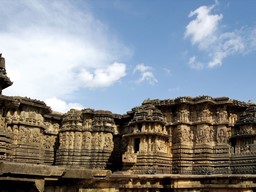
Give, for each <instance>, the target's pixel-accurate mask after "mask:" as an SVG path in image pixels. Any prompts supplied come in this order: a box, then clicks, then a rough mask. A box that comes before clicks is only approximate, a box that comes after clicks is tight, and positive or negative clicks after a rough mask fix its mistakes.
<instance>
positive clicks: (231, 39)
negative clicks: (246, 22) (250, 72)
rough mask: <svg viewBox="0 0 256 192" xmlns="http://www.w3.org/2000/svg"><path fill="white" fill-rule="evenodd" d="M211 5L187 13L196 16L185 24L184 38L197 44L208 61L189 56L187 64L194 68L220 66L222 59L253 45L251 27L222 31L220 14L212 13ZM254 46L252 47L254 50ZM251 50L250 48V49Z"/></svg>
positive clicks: (246, 49) (245, 50)
mask: <svg viewBox="0 0 256 192" xmlns="http://www.w3.org/2000/svg"><path fill="white" fill-rule="evenodd" d="M217 4H218V3H215V5H213V6H201V7H199V8H198V9H196V10H195V11H192V12H191V13H190V14H189V17H192V16H196V18H195V19H194V20H192V21H190V23H189V24H188V25H187V26H186V31H185V35H184V36H185V38H190V40H191V43H192V45H194V46H197V48H198V50H199V51H200V52H204V53H206V54H207V56H208V60H209V61H208V62H206V63H205V64H203V62H200V61H198V58H197V57H196V56H192V57H190V59H189V61H188V64H189V65H190V66H191V67H192V68H195V69H202V68H203V67H204V66H207V67H209V68H212V67H216V66H221V65H222V64H223V60H224V59H225V58H227V57H229V56H232V55H235V54H243V53H246V52H247V51H249V50H250V49H251V48H252V47H253V43H252V42H253V40H249V39H254V40H255V36H254V35H253V32H251V33H249V35H248V32H250V31H253V30H252V29H248V28H244V29H241V30H235V31H232V32H222V31H221V26H220V22H221V20H222V19H223V16H222V14H213V13H212V11H213V9H214V7H215V6H216V5H217ZM255 48H256V46H255V47H254V48H253V49H254V50H255ZM250 51H251V50H250Z"/></svg>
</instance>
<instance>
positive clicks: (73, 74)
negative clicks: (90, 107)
mask: <svg viewBox="0 0 256 192" xmlns="http://www.w3.org/2000/svg"><path fill="white" fill-rule="evenodd" d="M86 3H87V2H84V1H83V2H80V1H79V2H78V1H75V2H74V1H68V0H63V1H50V0H45V1H39V0H33V1H32V0H24V1H18V0H17V1H15V0H14V1H8V0H6V1H1V6H0V17H1V27H0V45H1V52H2V53H3V56H4V57H5V58H6V64H7V65H6V66H7V73H8V75H9V76H10V78H11V80H12V81H14V84H13V86H12V87H10V88H8V89H7V90H5V92H4V93H5V94H9V95H20V96H29V97H32V98H37V99H42V100H45V99H48V98H53V97H57V98H61V99H63V98H65V97H67V96H68V95H70V94H72V93H74V92H75V91H78V90H80V89H81V88H84V87H94V88H99V87H108V86H111V85H113V84H115V83H116V82H117V81H119V80H120V79H121V78H122V77H124V76H125V74H126V65H125V64H124V63H119V61H120V60H123V59H125V58H127V57H130V56H131V54H132V53H131V50H129V48H127V47H125V46H124V45H123V44H122V43H120V42H119V41H118V40H117V39H116V38H115V37H114V36H113V35H112V33H111V32H110V31H109V30H108V28H107V26H106V25H104V24H103V23H101V22H100V21H99V20H98V19H97V18H95V17H94V15H93V14H92V13H91V12H90V10H89V9H88V6H87V4H86ZM20 10H22V11H20ZM10 15H12V16H11V17H10Z"/></svg>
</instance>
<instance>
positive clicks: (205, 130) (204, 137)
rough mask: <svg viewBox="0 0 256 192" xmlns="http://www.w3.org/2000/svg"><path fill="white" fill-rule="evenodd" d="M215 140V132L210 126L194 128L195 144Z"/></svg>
mask: <svg viewBox="0 0 256 192" xmlns="http://www.w3.org/2000/svg"><path fill="white" fill-rule="evenodd" d="M214 138H215V132H214V130H213V127H212V126H209V125H197V127H196V140H195V141H196V143H209V142H213V141H214Z"/></svg>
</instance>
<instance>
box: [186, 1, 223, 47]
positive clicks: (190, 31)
mask: <svg viewBox="0 0 256 192" xmlns="http://www.w3.org/2000/svg"><path fill="white" fill-rule="evenodd" d="M213 8H214V6H211V7H207V6H201V7H199V8H198V9H196V10H195V11H192V12H191V13H190V14H189V17H193V16H196V18H195V19H194V20H192V21H190V23H189V24H188V25H187V26H186V32H185V37H191V41H192V43H193V44H197V43H198V44H200V43H202V41H205V40H206V39H207V41H209V40H213V39H214V38H213V37H214V33H215V32H216V30H217V28H218V25H219V22H220V21H221V19H222V18H223V16H222V15H221V14H220V15H217V14H216V15H214V14H210V13H211V10H212V9H213ZM209 38H210V39H209Z"/></svg>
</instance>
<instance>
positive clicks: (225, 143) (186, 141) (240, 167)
mask: <svg viewBox="0 0 256 192" xmlns="http://www.w3.org/2000/svg"><path fill="white" fill-rule="evenodd" d="M0 61H1V64H0V79H1V83H0V88H1V89H0V91H1V92H2V90H3V89H5V88H7V87H8V86H10V85H12V82H11V81H10V79H9V78H8V77H7V73H6V69H5V60H4V58H3V57H0ZM0 112H1V113H0V186H1V187H0V191H56V192H61V191H80V192H84V191H113V192H118V191H122V192H126V191H142V192H144V191H145V192H146V191H255V190H256V175H255V173H256V105H255V104H253V103H248V102H240V101H237V100H234V99H230V98H228V97H220V98H212V97H209V96H199V97H194V98H192V97H179V98H176V99H168V100H145V101H144V102H143V103H142V105H141V106H138V107H135V108H133V109H132V110H131V111H129V112H127V113H126V114H124V115H119V114H113V113H112V112H110V111H104V110H93V109H83V110H75V109H70V110H69V111H68V112H67V113H64V114H62V113H57V112H53V111H52V110H51V109H50V107H48V106H47V105H46V104H45V103H44V102H42V101H38V100H34V99H30V98H26V97H12V96H5V95H2V94H1V95H0Z"/></svg>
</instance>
